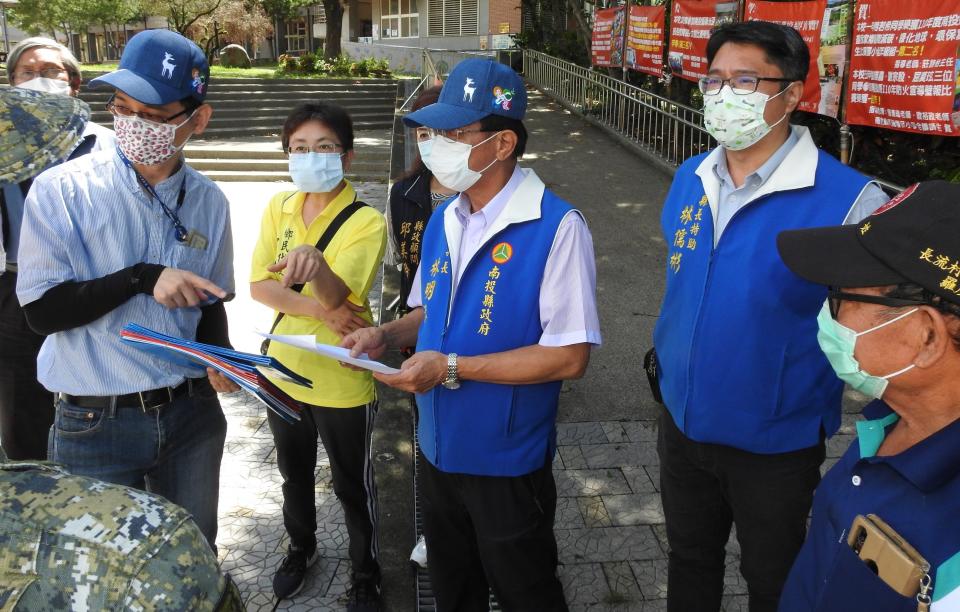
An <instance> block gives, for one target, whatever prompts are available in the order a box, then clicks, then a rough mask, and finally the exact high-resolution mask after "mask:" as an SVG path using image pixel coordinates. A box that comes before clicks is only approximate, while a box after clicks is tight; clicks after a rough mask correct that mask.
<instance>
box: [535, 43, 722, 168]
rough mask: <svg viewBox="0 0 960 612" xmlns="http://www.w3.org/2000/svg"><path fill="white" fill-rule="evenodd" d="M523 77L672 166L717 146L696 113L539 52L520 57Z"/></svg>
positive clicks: (564, 103) (627, 84)
mask: <svg viewBox="0 0 960 612" xmlns="http://www.w3.org/2000/svg"><path fill="white" fill-rule="evenodd" d="M523 75H524V76H525V77H526V78H527V80H528V81H530V82H531V83H532V84H533V85H535V86H536V87H537V88H538V89H540V90H541V91H543V92H544V93H546V94H547V95H549V96H550V97H552V98H553V99H555V100H556V101H557V102H559V103H560V104H561V105H563V106H565V107H567V108H568V109H569V110H571V111H574V112H576V113H578V114H581V115H583V116H584V117H585V118H586V119H588V120H589V121H591V122H593V123H596V124H599V125H600V126H601V127H604V128H607V129H608V130H610V131H612V132H613V133H614V134H616V135H617V136H620V137H621V138H622V139H624V140H626V141H628V142H630V143H633V144H635V145H637V146H638V147H639V148H640V149H642V150H644V151H646V152H648V153H650V154H652V155H654V156H656V157H657V158H659V159H661V160H662V161H664V162H666V163H667V164H669V165H671V166H674V167H675V166H679V165H680V163H682V162H683V161H684V160H685V159H687V158H688V157H691V156H693V155H697V154H699V153H703V152H705V151H707V150H709V149H711V148H712V147H715V146H716V141H715V140H714V139H713V138H712V137H711V136H710V135H709V134H708V133H707V131H706V130H705V129H704V127H703V113H702V112H700V111H698V110H697V109H695V108H691V107H689V106H685V105H683V104H680V103H678V102H674V101H673V100H670V99H668V98H664V97H662V96H658V95H657V94H654V93H651V92H649V91H646V90H643V89H640V88H639V87H636V86H635V85H631V84H629V83H625V82H623V81H620V80H617V79H615V78H613V77H610V76H607V75H605V74H600V73H599V72H594V71H592V70H590V69H589V68H584V67H582V66H578V65H576V64H574V63H571V62H567V61H565V60H562V59H558V58H556V57H552V56H550V55H546V54H544V53H540V52H539V51H532V50H529V49H526V50H524V51H523Z"/></svg>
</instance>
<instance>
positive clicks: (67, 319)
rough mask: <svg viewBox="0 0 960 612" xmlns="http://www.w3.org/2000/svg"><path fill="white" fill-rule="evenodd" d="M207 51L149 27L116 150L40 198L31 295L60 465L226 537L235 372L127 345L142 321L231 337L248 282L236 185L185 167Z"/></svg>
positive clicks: (131, 51)
mask: <svg viewBox="0 0 960 612" xmlns="http://www.w3.org/2000/svg"><path fill="white" fill-rule="evenodd" d="M208 76H209V68H208V66H207V61H206V58H205V57H204V54H203V52H202V51H201V50H200V49H199V48H198V47H197V46H196V45H195V44H193V43H192V42H190V41H189V40H187V39H186V38H184V37H183V36H181V35H179V34H176V33H174V32H170V31H167V30H149V31H146V32H141V33H140V34H137V35H136V36H134V37H133V38H131V39H130V42H129V43H128V44H127V46H126V49H125V50H124V52H123V57H122V58H121V59H120V66H119V69H118V70H116V71H114V72H111V73H109V74H106V75H104V76H102V77H100V78H97V79H94V80H93V81H92V82H91V86H110V87H113V88H114V89H115V90H116V92H115V94H114V96H113V97H112V98H111V99H110V101H109V102H108V103H107V108H108V109H109V110H110V112H111V113H113V116H114V129H115V131H116V136H117V147H116V149H115V150H107V151H102V152H99V153H94V154H91V155H86V156H83V157H81V158H79V159H76V160H73V161H71V162H67V163H65V164H62V165H60V166H58V167H56V168H54V169H52V170H49V171H47V172H44V173H43V174H41V175H40V176H39V177H38V178H37V179H36V180H35V181H34V184H33V187H32V189H31V191H30V193H29V195H28V196H27V199H26V203H25V211H24V219H23V229H22V234H21V239H20V259H19V262H18V263H19V276H18V279H17V296H18V297H19V299H20V302H21V304H23V308H24V313H25V315H26V318H27V322H28V323H29V324H30V326H31V327H32V328H33V329H34V331H36V332H37V333H41V334H47V335H48V337H47V338H46V340H45V341H44V343H43V346H42V348H41V349H40V354H39V357H38V359H37V378H38V380H39V381H40V383H41V384H43V385H44V387H46V388H47V389H48V390H50V391H52V392H54V393H55V394H56V416H55V421H54V426H53V429H52V430H51V435H50V451H51V452H50V458H51V459H53V460H54V461H56V462H58V463H62V464H64V465H65V466H66V467H67V468H68V469H69V470H70V471H72V472H73V473H75V474H79V475H83V476H91V477H95V478H99V479H102V480H106V481H109V482H114V483H118V484H123V485H128V486H132V487H137V488H142V489H146V490H149V491H153V492H156V493H159V494H161V495H163V496H164V497H166V498H167V499H169V500H170V501H172V502H174V503H176V504H179V505H181V506H183V507H184V508H186V509H187V510H188V511H189V512H190V513H191V514H192V515H193V517H194V519H195V520H196V522H197V524H198V526H199V527H200V529H201V531H202V532H203V534H204V536H205V537H206V538H207V541H208V542H209V543H210V545H211V546H213V545H214V542H215V540H216V532H217V496H218V490H219V481H220V459H221V457H222V455H223V443H224V437H225V435H226V421H225V419H224V416H223V411H222V410H221V408H220V403H219V401H218V399H217V393H216V391H228V390H231V389H232V388H233V387H232V386H231V385H230V384H229V383H228V382H227V381H226V380H225V379H224V378H222V377H220V376H216V375H210V376H209V377H199V378H198V377H196V376H197V374H196V370H194V369H191V368H189V367H186V366H182V365H177V364H174V363H171V362H169V361H165V360H163V359H160V358H158V357H153V356H151V355H149V354H147V353H144V352H143V351H140V350H138V349H136V348H133V347H130V346H128V345H125V344H122V343H121V342H120V336H119V332H120V328H121V327H122V326H123V325H125V324H126V323H130V322H133V323H139V324H141V325H144V326H146V327H149V328H152V329H155V330H158V331H160V332H162V333H165V334H169V335H172V336H181V337H186V338H202V339H203V340H205V341H208V342H214V343H219V344H228V339H227V323H226V312H225V310H224V307H223V300H225V299H229V296H231V295H232V294H233V291H234V281H233V243H232V238H231V233H230V215H229V208H228V204H227V200H226V198H225V197H224V195H223V193H222V192H221V191H220V190H219V189H218V188H217V187H216V186H215V185H214V184H213V183H212V182H211V181H210V180H209V179H207V178H205V177H203V176H202V175H200V174H199V173H197V172H196V171H195V170H193V169H192V168H190V167H188V166H187V165H186V164H184V162H183V156H182V155H181V154H180V150H181V149H182V148H183V146H184V144H186V142H187V140H188V139H189V138H190V136H191V135H192V134H199V133H201V132H202V131H203V129H204V128H205V127H206V125H207V122H208V121H209V119H210V114H211V112H212V110H211V108H210V106H209V105H207V104H204V97H205V96H206V93H207V79H208Z"/></svg>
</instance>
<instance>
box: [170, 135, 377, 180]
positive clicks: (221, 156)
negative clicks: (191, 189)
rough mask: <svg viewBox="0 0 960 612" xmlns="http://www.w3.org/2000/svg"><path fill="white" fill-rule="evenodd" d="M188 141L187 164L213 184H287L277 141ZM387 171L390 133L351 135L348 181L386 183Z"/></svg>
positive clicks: (281, 154) (283, 162)
mask: <svg viewBox="0 0 960 612" xmlns="http://www.w3.org/2000/svg"><path fill="white" fill-rule="evenodd" d="M209 132H210V130H208V131H207V132H205V133H204V137H205V138H204V139H203V140H196V141H191V142H190V143H189V144H188V145H187V147H186V149H185V150H184V154H185V155H186V159H187V163H189V164H190V165H191V166H192V167H193V168H195V169H197V170H199V171H200V172H202V173H203V174H204V175H206V176H207V177H208V178H210V179H212V180H214V181H229V182H251V181H253V182H289V181H290V175H289V174H288V173H287V155H286V153H284V152H283V151H282V150H281V149H280V142H279V139H278V138H246V139H244V140H242V141H239V140H223V139H217V140H211V139H210V138H209ZM389 172H390V132H389V131H387V130H383V129H377V130H362V131H361V130H357V131H355V133H354V159H353V163H352V164H351V166H350V171H349V172H347V178H348V179H350V180H352V181H372V182H383V183H386V182H387V176H388V175H389Z"/></svg>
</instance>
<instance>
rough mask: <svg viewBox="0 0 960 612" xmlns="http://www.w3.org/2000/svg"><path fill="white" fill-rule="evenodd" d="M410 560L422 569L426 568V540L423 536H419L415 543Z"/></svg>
mask: <svg viewBox="0 0 960 612" xmlns="http://www.w3.org/2000/svg"><path fill="white" fill-rule="evenodd" d="M410 561H412V562H413V563H416V564H417V565H419V566H420V567H422V568H423V569H427V540H426V539H425V538H424V537H423V536H420V538H419V539H418V540H417V545H416V546H414V547H413V552H411V553H410Z"/></svg>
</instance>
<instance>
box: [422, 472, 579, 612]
mask: <svg viewBox="0 0 960 612" xmlns="http://www.w3.org/2000/svg"><path fill="white" fill-rule="evenodd" d="M418 459H419V460H420V465H421V472H420V474H421V476H420V482H419V484H420V492H421V500H422V502H423V527H424V535H425V536H426V539H427V558H428V564H427V569H428V571H429V573H430V580H431V582H432V586H433V592H434V595H435V596H436V602H437V610H440V611H441V612H448V611H451V612H452V611H456V612H474V611H477V612H480V611H482V612H486V611H487V610H489V608H490V606H489V589H490V588H492V589H493V592H494V594H495V595H496V597H497V601H498V602H499V603H500V605H501V606H502V608H503V610H505V611H506V612H514V611H530V612H552V611H565V610H567V604H566V602H565V601H564V598H563V586H562V585H561V584H560V580H559V579H558V578H557V541H556V539H555V538H554V536H553V518H554V515H555V513H556V508H557V487H556V484H555V483H554V481H553V470H552V465H551V463H550V462H549V461H547V463H546V465H545V466H544V467H542V468H540V469H539V470H536V471H534V472H531V473H529V474H525V475H523V476H515V477H503V476H470V475H466V474H451V473H447V472H441V471H440V470H438V469H437V468H436V467H434V466H433V465H432V464H431V463H430V462H429V461H427V460H426V458H424V457H423V456H422V455H421V456H420V457H418Z"/></svg>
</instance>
